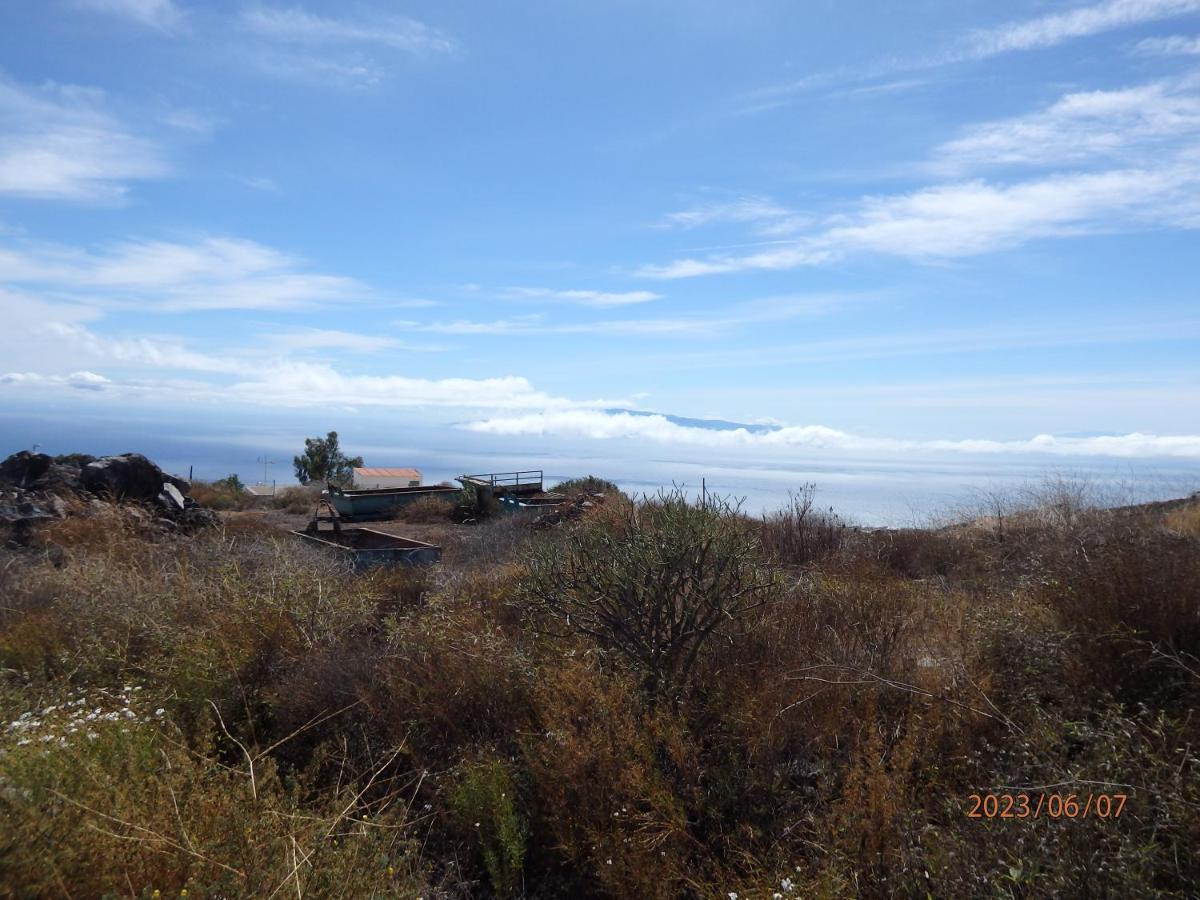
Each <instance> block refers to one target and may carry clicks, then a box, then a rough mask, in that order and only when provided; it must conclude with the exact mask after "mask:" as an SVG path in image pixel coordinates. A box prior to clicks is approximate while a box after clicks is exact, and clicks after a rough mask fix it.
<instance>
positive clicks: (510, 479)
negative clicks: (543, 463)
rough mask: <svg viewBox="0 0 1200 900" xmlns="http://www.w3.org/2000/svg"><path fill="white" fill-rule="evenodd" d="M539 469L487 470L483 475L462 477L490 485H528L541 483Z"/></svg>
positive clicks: (494, 486)
mask: <svg viewBox="0 0 1200 900" xmlns="http://www.w3.org/2000/svg"><path fill="white" fill-rule="evenodd" d="M542 475H543V473H542V470H541V469H527V470H525V471H524V472H488V473H487V474H484V475H464V476H463V479H464V480H467V481H475V482H479V483H482V484H486V485H489V486H490V487H493V488H497V487H528V486H530V485H535V484H536V485H538V486H539V487H540V486H541V484H542Z"/></svg>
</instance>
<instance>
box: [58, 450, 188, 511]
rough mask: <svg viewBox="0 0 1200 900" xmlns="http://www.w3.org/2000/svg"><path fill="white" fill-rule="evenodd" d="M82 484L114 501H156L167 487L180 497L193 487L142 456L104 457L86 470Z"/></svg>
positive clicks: (134, 454) (82, 476) (90, 464)
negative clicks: (169, 486) (175, 491)
mask: <svg viewBox="0 0 1200 900" xmlns="http://www.w3.org/2000/svg"><path fill="white" fill-rule="evenodd" d="M80 481H81V483H82V485H83V487H84V489H86V490H89V491H91V492H92V493H93V494H96V495H97V496H100V497H105V496H107V497H109V498H110V499H113V500H154V499H156V498H157V497H158V495H159V494H161V493H162V491H163V485H165V484H170V485H172V486H174V487H175V488H176V489H177V491H178V492H179V493H180V494H184V493H187V491H188V490H189V489H190V488H191V485H189V484H188V483H187V482H186V481H184V480H182V479H180V478H175V477H174V476H171V475H168V474H166V473H165V472H163V470H162V469H160V468H159V467H158V466H156V465H155V464H154V463H152V462H151V461H150V460H148V459H147V458H146V457H144V456H142V454H140V453H124V454H122V455H121V456H105V457H103V458H101V459H97V460H96V461H94V462H90V463H88V464H87V465H86V466H84V467H83V471H82V473H81V478H80Z"/></svg>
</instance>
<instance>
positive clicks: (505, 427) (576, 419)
mask: <svg viewBox="0 0 1200 900" xmlns="http://www.w3.org/2000/svg"><path fill="white" fill-rule="evenodd" d="M462 427H464V428H466V429H468V430H471V431H475V432H480V433H483V434H494V435H537V436H547V435H554V436H564V437H576V438H579V437H582V438H588V439H591V440H648V441H652V442H654V443H659V444H669V445H672V446H693V447H709V448H723V449H755V448H758V449H779V450H789V449H799V448H805V449H813V450H831V451H839V452H863V453H882V454H897V453H912V452H924V453H974V454H978V453H988V454H1044V455H1053V456H1114V457H1123V458H1144V457H1181V458H1187V459H1200V435H1177V436H1167V435H1152V434H1138V433H1134V434H1126V435H1113V436H1101V437H1056V436H1053V435H1048V434H1040V435H1037V436H1036V437H1033V438H1031V439H1029V440H1019V441H996V440H985V439H968V440H906V439H900V438H882V437H864V436H859V435H854V434H851V433H849V432H845V431H840V430H837V429H834V428H827V427H825V426H823V425H803V426H784V427H778V428H772V429H770V430H766V431H762V430H757V429H756V430H753V431H752V430H750V429H747V428H736V429H731V430H715V429H709V428H703V427H697V426H692V425H680V424H676V423H675V422H672V421H671V420H670V419H668V418H667V417H666V416H661V415H633V414H630V413H609V412H604V411H601V410H595V409H574V410H552V411H541V412H531V413H523V414H519V415H509V416H494V417H492V418H489V419H482V420H479V421H475V422H470V423H467V424H466V425H464V426H462Z"/></svg>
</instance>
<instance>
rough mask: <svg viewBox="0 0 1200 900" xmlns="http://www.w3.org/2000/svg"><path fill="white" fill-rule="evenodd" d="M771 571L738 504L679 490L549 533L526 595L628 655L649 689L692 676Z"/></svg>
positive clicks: (766, 586)
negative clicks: (700, 501)
mask: <svg viewBox="0 0 1200 900" xmlns="http://www.w3.org/2000/svg"><path fill="white" fill-rule="evenodd" d="M775 581H776V579H775V575H774V572H773V570H772V569H771V568H770V567H769V566H768V565H767V563H766V559H765V557H764V555H763V553H762V548H761V545H760V544H759V541H758V538H757V537H756V536H755V534H754V532H753V530H752V529H751V528H750V526H749V524H748V523H747V522H746V520H745V519H744V518H742V517H741V516H740V515H738V514H737V511H736V510H735V509H733V508H732V507H731V506H729V505H728V504H727V503H724V502H722V501H719V500H717V501H712V500H710V501H709V503H708V504H707V505H705V506H699V505H694V504H692V503H691V502H690V501H689V500H688V498H687V497H686V496H685V495H684V494H683V493H682V492H681V491H675V492H673V493H669V494H662V495H660V496H658V497H657V498H654V499H648V500H645V501H643V502H642V503H639V504H632V505H630V506H629V507H628V509H627V511H625V512H624V513H623V514H620V515H613V516H606V517H598V518H596V519H595V520H593V521H591V522H585V523H583V524H582V525H581V526H580V527H578V528H575V529H573V530H571V531H570V532H568V533H567V535H566V537H565V539H564V540H563V541H562V543H561V545H560V544H559V543H558V542H555V541H553V540H549V541H547V542H545V543H543V544H542V545H541V546H540V547H539V548H538V549H537V550H536V552H535V553H534V554H533V557H532V559H531V561H530V577H529V580H528V584H527V586H526V596H527V597H528V599H529V600H530V602H531V603H532V605H533V608H534V610H535V612H540V613H544V614H545V615H546V616H547V617H548V618H549V619H551V620H553V621H555V622H557V623H558V624H559V625H561V626H563V627H565V628H566V629H568V630H571V631H575V632H579V633H582V634H585V635H588V636H589V637H591V638H593V639H594V640H596V641H598V642H599V643H600V644H601V646H603V647H605V648H609V649H612V650H615V651H616V652H617V653H619V654H621V655H622V656H623V657H625V659H626V660H628V661H629V662H630V663H632V664H633V665H634V666H636V667H637V668H638V670H639V671H640V672H641V674H642V675H643V678H644V680H643V684H644V687H645V688H646V690H647V691H648V692H649V693H650V694H652V695H653V694H656V693H658V692H659V691H660V690H670V689H673V688H677V687H680V686H682V685H683V684H684V683H686V681H687V679H688V676H689V674H690V672H691V669H692V667H693V665H694V664H695V661H696V656H697V654H698V653H699V651H700V648H701V647H702V646H703V645H704V642H705V641H706V640H707V639H708V638H709V637H710V636H712V635H713V634H714V633H716V632H717V631H718V630H720V629H721V628H722V627H724V626H725V625H726V624H727V623H729V622H731V621H734V620H736V619H737V617H738V616H740V615H742V614H743V613H745V612H747V611H748V610H751V609H754V608H755V607H758V606H760V605H762V604H764V603H766V602H767V601H768V599H770V597H771V596H772V592H773V590H774V588H775Z"/></svg>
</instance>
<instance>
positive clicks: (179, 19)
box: [73, 0, 185, 32]
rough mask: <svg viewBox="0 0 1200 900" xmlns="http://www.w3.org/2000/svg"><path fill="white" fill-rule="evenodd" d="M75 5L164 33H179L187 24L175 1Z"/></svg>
mask: <svg viewBox="0 0 1200 900" xmlns="http://www.w3.org/2000/svg"><path fill="white" fill-rule="evenodd" d="M73 4H74V5H75V6H76V7H78V8H80V9H86V10H90V11H92V12H98V13H105V14H107V15H111V16H118V17H120V18H123V19H128V20H130V21H132V22H136V23H137V24H139V25H144V26H146V27H148V28H155V29H157V30H159V31H163V32H173V31H178V30H179V29H180V28H182V27H183V25H184V22H185V19H184V13H183V10H182V9H180V8H179V6H177V5H176V4H175V3H174V2H173V0H73Z"/></svg>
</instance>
